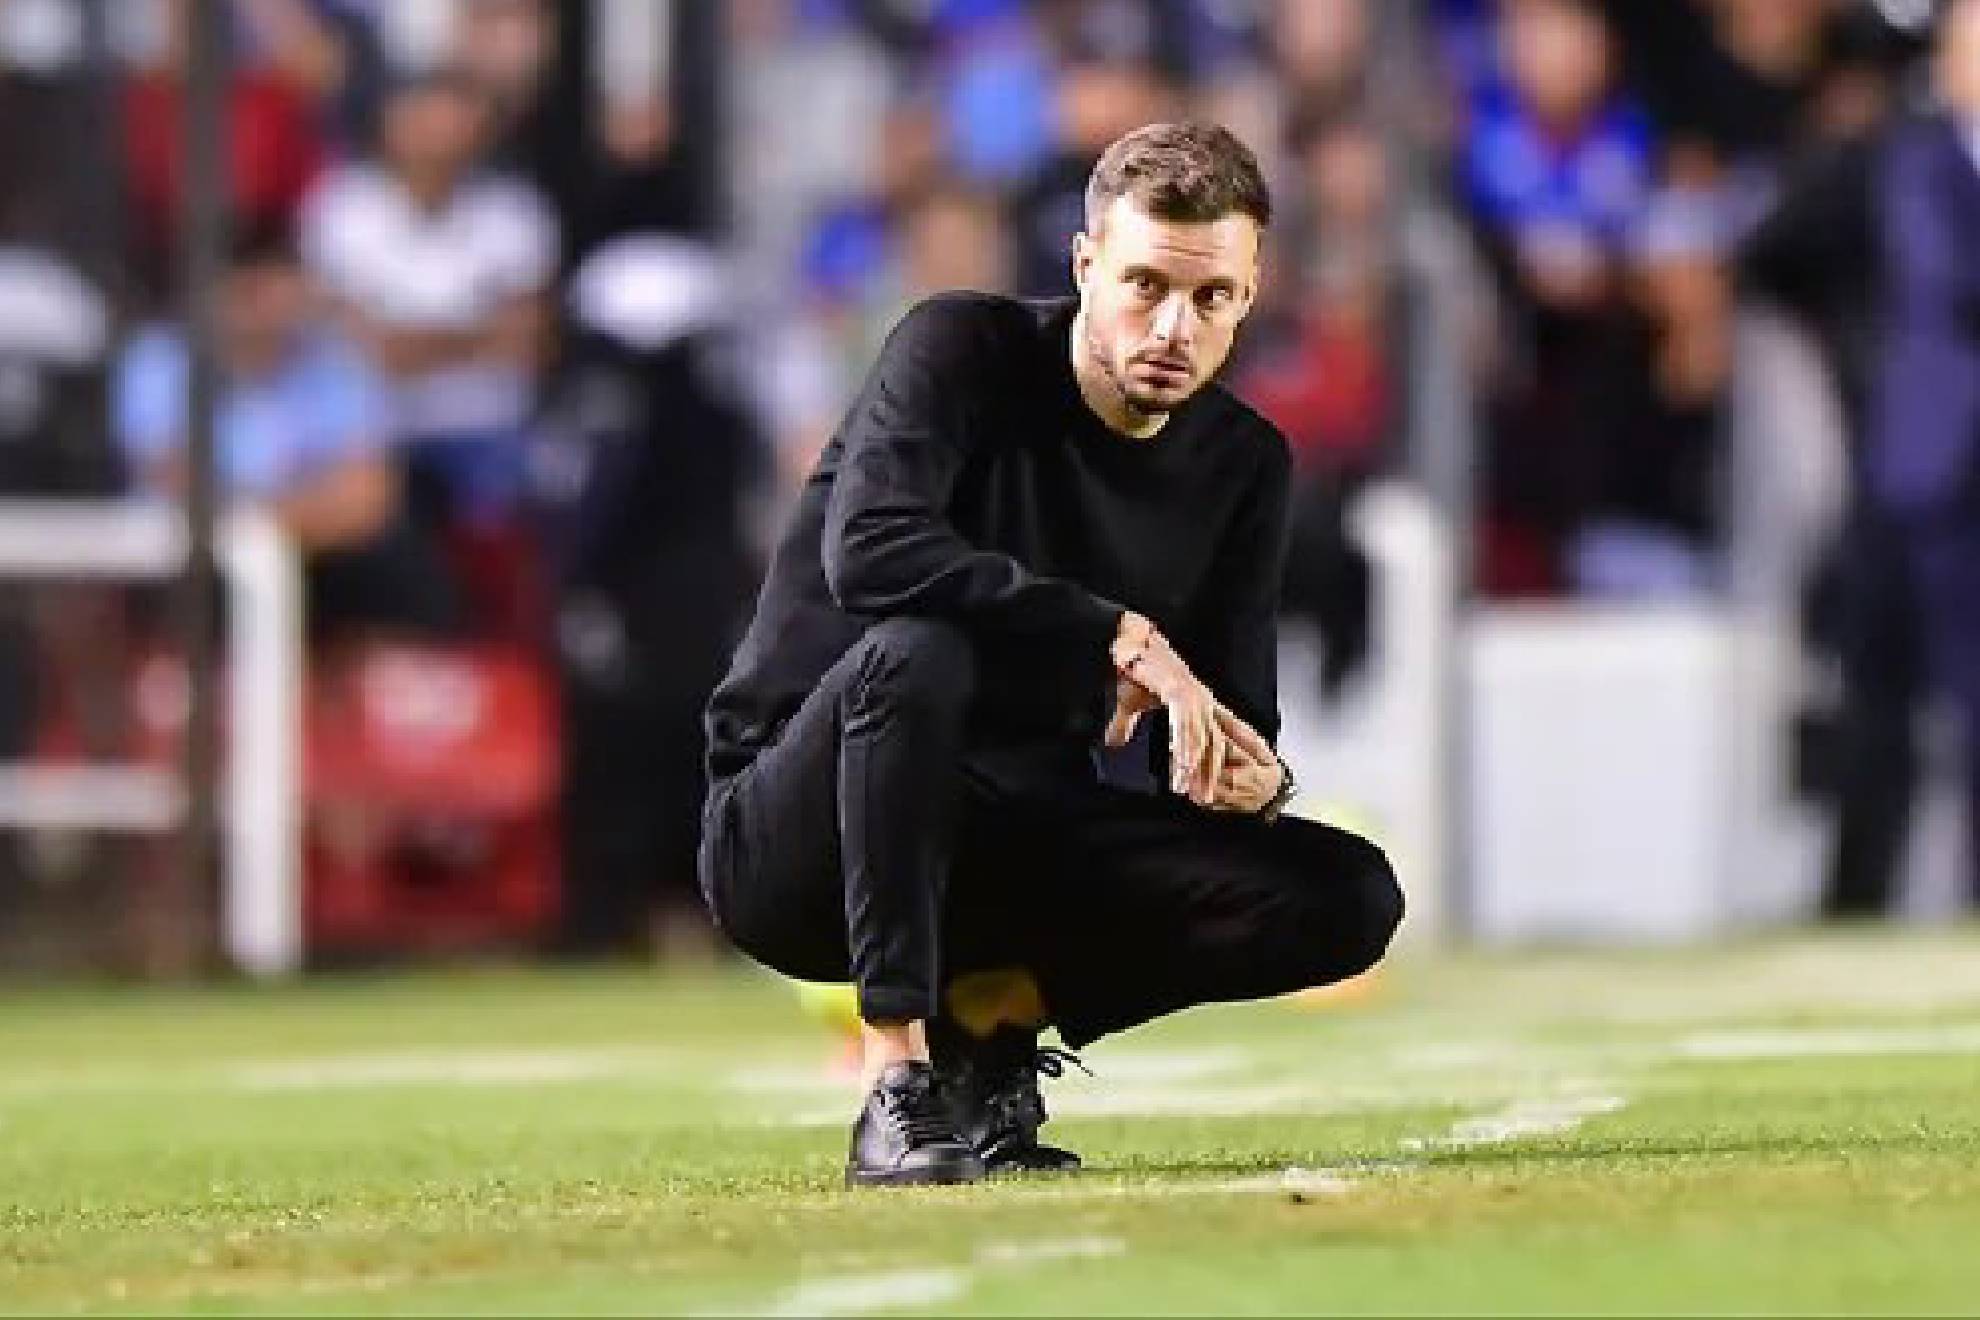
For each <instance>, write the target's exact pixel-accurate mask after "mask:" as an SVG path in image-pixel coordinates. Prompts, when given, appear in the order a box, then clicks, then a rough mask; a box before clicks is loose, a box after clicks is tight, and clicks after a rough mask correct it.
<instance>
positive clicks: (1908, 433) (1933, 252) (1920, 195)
mask: <svg viewBox="0 0 1980 1320" xmlns="http://www.w3.org/2000/svg"><path fill="white" fill-rule="evenodd" d="M1938 21H1939V35H1938V48H1937V53H1936V59H1935V69H1934V73H1935V78H1934V83H1935V86H1936V88H1937V91H1938V95H1939V101H1940V109H1939V110H1938V111H1937V112H1936V113H1933V114H1930V115H1928V116H1924V117H1922V118H1920V119H1918V120H1916V121H1914V122H1912V123H1908V124H1905V125H1903V126H1901V127H1900V128H1898V129H1897V130H1896V131H1895V132H1894V134H1893V137H1892V140H1891V142H1890V145H1889V147H1888V151H1887V154H1886V156H1885V158H1884V160H1883V162H1882V165H1881V168H1880V170H1879V172H1878V178H1877V196H1876V229H1877V233H1878V235H1879V241H1880V249H1881V255H1882V263H1881V264H1882V269H1883V276H1884V279H1883V291H1882V298H1881V315H1880V318H1879V320H1880V324H1881V325H1882V327H1883V331H1884V340H1883V346H1882V351H1881V353H1880V355H1879V360H1878V364H1877V368H1876V375H1875V382H1874V385H1873V391H1872V393H1873V398H1872V403H1871V423H1870V446H1871V448H1870V456H1869V457H1870V464H1869V466H1870V473H1871V485H1872V490H1873V492H1874V495H1875V498H1876V499H1877V500H1878V501H1879V502H1880V503H1881V505H1882V506H1883V507H1884V508H1885V509H1886V510H1888V512H1889V515H1890V517H1891V518H1892V519H1893V520H1894V523H1895V526H1896V527H1897V529H1898V534H1899V536H1900V538H1901V540H1902V543H1903V549H1904V555H1905V561H1906V566H1907V568H1908V570H1909V574H1910V577H1911V581H1912V583H1913V587H1914V590H1915V592H1916V600H1917V605H1918V611H1919V620H1920V624H1921V636H1922V640H1923V643H1924V645H1923V657H1924V662H1925V666H1924V667H1925V672H1926V675H1927V678H1928V680H1929V682H1930V683H1931V685H1932V686H1933V687H1934V688H1936V689H1937V690H1938V691H1940V692H1942V693H1944V694H1945V695H1946V696H1947V697H1948V698H1950V701H1951V704H1952V705H1953V707H1954V708H1955V710H1956V711H1957V713H1958V718H1959V723H1960V727H1961V732H1962V734H1963V736H1964V742H1965V747H1966V749H1967V759H1968V773H1967V794H1968V805H1969V816H1968V823H1969V836H1970V838H1971V840H1972V844H1973V846H1972V848H1971V853H1970V860H1971V864H1972V866H1973V867H1974V871H1973V874H1972V877H1971V881H1970V884H1971V888H1970V891H1969V899H1970V900H1971V901H1980V774H1977V773H1975V772H1974V770H1973V768H1972V767H1973V765H1974V764H1975V762H1976V758H1980V751H1976V749H1980V453H1976V447H1980V244H1976V243H1975V242H1974V237H1973V236H1974V235H1975V234H1976V233H1980V0H1952V3H1950V4H1947V5H1945V6H1943V7H1942V9H1941V12H1940V15H1939V20H1938Z"/></svg>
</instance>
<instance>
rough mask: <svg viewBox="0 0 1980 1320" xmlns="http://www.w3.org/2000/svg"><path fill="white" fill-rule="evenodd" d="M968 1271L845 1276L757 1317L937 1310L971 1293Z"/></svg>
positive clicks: (798, 1292)
mask: <svg viewBox="0 0 1980 1320" xmlns="http://www.w3.org/2000/svg"><path fill="white" fill-rule="evenodd" d="M971 1282H972V1280H971V1278H970V1273H969V1271H968V1270H962V1269H921V1270H889V1271H887V1272H885V1273H881V1274H846V1275H841V1276H839V1277H837V1278H831V1279H814V1280H813V1281H812V1282H810V1283H800V1284H799V1285H797V1287H795V1288H792V1289H790V1290H789V1291H787V1292H784V1293H782V1294H780V1295H778V1296H777V1297H776V1298H774V1299H773V1300H772V1301H771V1302H770V1304H769V1305H768V1306H766V1307H764V1308H763V1309H762V1310H761V1311H755V1312H750V1314H757V1315H777V1316H803V1315H862V1314H864V1313H866V1312H868V1311H883V1310H887V1309H889V1308H892V1307H901V1306H935V1305H938V1304H940V1303H942V1302H953V1301H955V1300H957V1299H958V1298H960V1297H962V1296H963V1295H964V1294H965V1293H967V1292H968V1291H969V1288H970V1284H971Z"/></svg>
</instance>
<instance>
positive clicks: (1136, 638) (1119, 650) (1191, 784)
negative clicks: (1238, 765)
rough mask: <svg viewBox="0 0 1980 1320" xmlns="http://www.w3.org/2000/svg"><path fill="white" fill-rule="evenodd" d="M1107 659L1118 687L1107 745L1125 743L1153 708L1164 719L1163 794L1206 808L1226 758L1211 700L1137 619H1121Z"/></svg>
mask: <svg viewBox="0 0 1980 1320" xmlns="http://www.w3.org/2000/svg"><path fill="white" fill-rule="evenodd" d="M1113 658H1114V666H1115V669H1116V671H1117V672H1118V674H1119V676H1120V679H1121V687H1120V689H1119V691H1118V693H1117V696H1116V699H1115V703H1114V716H1113V718H1112V719H1111V720H1109V721H1108V723H1107V741H1108V745H1109V746H1114V747H1118V746H1120V745H1121V744H1122V743H1124V742H1126V741H1127V740H1128V738H1129V737H1131V736H1132V735H1133V733H1134V726H1135V724H1136V723H1137V722H1138V721H1139V720H1140V718H1141V716H1142V715H1143V714H1145V713H1146V712H1147V711H1150V710H1153V709H1154V708H1155V704H1156V703H1159V704H1160V705H1161V706H1162V707H1163V708H1165V709H1166V710H1167V711H1168V713H1169V790H1170V791H1171V792H1173V793H1178V794H1182V795H1184V796H1187V797H1188V798H1189V800H1190V801H1192V802H1194V803H1196V805H1198V806H1199V807H1206V808H1207V807H1209V806H1210V805H1211V804H1212V802H1213V801H1214V800H1215V799H1216V795H1217V784H1218V781H1219V780H1221V779H1222V778H1223V775H1224V766H1225V763H1226V761H1228V760H1229V758H1230V752H1231V738H1230V735H1229V734H1228V733H1226V732H1225V731H1224V729H1223V727H1222V726H1221V725H1220V724H1219V723H1218V720H1217V710H1218V705H1217V699H1216V697H1215V696H1213V695H1212V694H1211V692H1210V689H1209V688H1208V687H1206V686H1204V684H1203V683H1202V681H1201V680H1199V679H1198V678H1197V677H1196V675H1195V674H1193V673H1191V672H1190V669H1189V666H1188V665H1186V664H1184V663H1183V659H1182V657H1181V656H1179V655H1177V654H1176V652H1175V648H1173V647H1171V646H1170V645H1169V641H1168V639H1167V638H1166V637H1164V636H1162V634H1161V633H1159V632H1157V631H1156V630H1155V628H1154V626H1153V625H1152V624H1150V623H1149V622H1148V620H1146V619H1144V618H1142V617H1141V616H1140V615H1138V614H1132V613H1130V614H1125V615H1123V616H1122V617H1121V624H1120V630H1119V633H1118V635H1117V636H1116V638H1115V641H1114V647H1113Z"/></svg>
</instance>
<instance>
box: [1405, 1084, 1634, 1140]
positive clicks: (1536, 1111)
mask: <svg viewBox="0 0 1980 1320" xmlns="http://www.w3.org/2000/svg"><path fill="white" fill-rule="evenodd" d="M1626 1103H1627V1101H1625V1100H1624V1099H1623V1098H1622V1097H1621V1096H1619V1095H1581V1096H1566V1097H1561V1098H1557V1099H1549V1100H1521V1101H1517V1102H1515V1103H1513V1104H1511V1105H1508V1106H1506V1108H1504V1109H1502V1110H1499V1111H1498V1112H1497V1113H1492V1114H1482V1115H1479V1116H1478V1117H1476V1118H1466V1119H1460V1120H1459V1121H1458V1122H1456V1123H1454V1124H1452V1125H1451V1130H1450V1131H1449V1132H1447V1133H1445V1134H1444V1135H1443V1136H1441V1137H1404V1138H1403V1140H1402V1142H1401V1146H1402V1149H1404V1150H1407V1151H1419V1150H1462V1149H1464V1148H1466V1147H1470V1146H1489V1145H1494V1144H1496V1143H1498V1142H1502V1141H1516V1140H1518V1139H1519V1138H1521V1137H1550V1136H1558V1135H1559V1134H1561V1133H1563V1132H1572V1131H1573V1130H1574V1129H1575V1128H1578V1127H1580V1126H1581V1125H1582V1123H1584V1122H1585V1121H1587V1120H1588V1119H1590V1118H1594V1117H1596V1116H1597V1115H1600V1114H1613V1113H1615V1112H1616V1111H1617V1110H1618V1109H1621V1108H1622V1107H1623V1105H1624V1104H1626Z"/></svg>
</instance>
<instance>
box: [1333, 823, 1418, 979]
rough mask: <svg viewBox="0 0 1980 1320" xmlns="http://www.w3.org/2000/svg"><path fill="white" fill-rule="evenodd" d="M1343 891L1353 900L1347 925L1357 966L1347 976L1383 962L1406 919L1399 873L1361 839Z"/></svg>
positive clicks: (1350, 958)
mask: <svg viewBox="0 0 1980 1320" xmlns="http://www.w3.org/2000/svg"><path fill="white" fill-rule="evenodd" d="M1345 870H1346V874H1345V875H1344V876H1343V877H1342V882H1343V887H1344V888H1345V890H1346V891H1347V893H1348V894H1349V895H1350V896H1351V902H1350V904H1349V907H1350V911H1351V913H1352V915H1351V917H1350V919H1349V921H1348V923H1347V925H1348V926H1349V930H1348V932H1347V934H1348V939H1347V941H1346V943H1347V946H1348V947H1347V950H1346V952H1347V956H1348V961H1349V962H1350V963H1352V964H1356V965H1355V966H1353V967H1352V968H1351V970H1349V971H1348V972H1347V973H1346V974H1347V975H1350V976H1352V975H1355V974H1356V973H1359V972H1365V971H1367V970H1368V969H1369V968H1370V967H1373V966H1374V965H1375V964H1376V963H1378V962H1380V961H1381V960H1382V955H1383V954H1384V953H1387V952H1388V949H1389V942H1390V941H1391V940H1393V939H1394V938H1395V934H1396V928H1397V927H1398V926H1400V925H1401V924H1402V919H1403V891H1402V885H1401V884H1400V883H1398V882H1397V880H1396V869H1395V867H1393V866H1392V865H1390V864H1389V858H1388V855H1387V854H1386V853H1384V852H1383V851H1382V850H1381V849H1380V848H1378V847H1376V846H1375V845H1374V844H1372V843H1370V842H1368V840H1366V839H1363V838H1361V837H1359V836H1355V837H1354V846H1353V847H1351V848H1350V849H1349V850H1348V862H1347V865H1346V868H1345Z"/></svg>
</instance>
